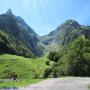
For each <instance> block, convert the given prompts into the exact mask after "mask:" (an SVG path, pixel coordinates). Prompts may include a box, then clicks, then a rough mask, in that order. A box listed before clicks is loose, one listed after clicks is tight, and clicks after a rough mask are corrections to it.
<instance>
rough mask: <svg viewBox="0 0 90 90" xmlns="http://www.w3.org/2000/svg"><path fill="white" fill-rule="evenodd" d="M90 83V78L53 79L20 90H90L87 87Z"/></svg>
mask: <svg viewBox="0 0 90 90" xmlns="http://www.w3.org/2000/svg"><path fill="white" fill-rule="evenodd" d="M89 83H90V78H81V77H67V78H61V79H60V78H53V79H48V80H44V81H42V82H40V83H38V84H34V85H31V86H27V87H25V88H20V89H19V90H88V89H87V85H88V84H89Z"/></svg>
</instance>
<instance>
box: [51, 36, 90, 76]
mask: <svg viewBox="0 0 90 90" xmlns="http://www.w3.org/2000/svg"><path fill="white" fill-rule="evenodd" d="M61 52H62V56H60V58H59V61H58V62H57V63H56V64H54V65H53V67H52V75H53V76H54V77H59V76H90V72H89V71H90V40H88V39H86V38H85V36H84V35H82V36H81V37H79V38H77V39H76V40H74V41H73V42H72V43H70V44H69V45H68V46H67V47H65V48H64V49H62V51H61ZM52 59H53V58H52Z"/></svg>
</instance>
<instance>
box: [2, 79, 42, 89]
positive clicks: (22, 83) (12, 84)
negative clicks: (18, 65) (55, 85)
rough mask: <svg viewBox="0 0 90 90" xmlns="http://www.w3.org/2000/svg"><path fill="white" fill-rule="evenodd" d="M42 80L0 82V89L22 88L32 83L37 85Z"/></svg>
mask: <svg viewBox="0 0 90 90" xmlns="http://www.w3.org/2000/svg"><path fill="white" fill-rule="evenodd" d="M41 80H43V79H30V80H18V81H10V80H9V81H7V82H5V81H0V89H11V88H18V87H24V86H27V85H31V84H33V83H37V82H39V81H41Z"/></svg>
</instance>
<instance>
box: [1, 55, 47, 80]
mask: <svg viewBox="0 0 90 90" xmlns="http://www.w3.org/2000/svg"><path fill="white" fill-rule="evenodd" d="M45 59H46V58H45V57H43V58H37V59H35V58H24V57H21V56H16V55H9V54H2V55H0V79H8V78H10V75H11V74H12V73H15V74H17V76H18V79H27V80H28V79H35V78H42V76H43V72H44V70H45V69H46V68H47V67H48V66H47V65H46V60H45Z"/></svg>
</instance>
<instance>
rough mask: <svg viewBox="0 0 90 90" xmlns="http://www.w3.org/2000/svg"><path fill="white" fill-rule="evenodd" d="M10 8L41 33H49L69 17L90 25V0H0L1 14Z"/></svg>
mask: <svg viewBox="0 0 90 90" xmlns="http://www.w3.org/2000/svg"><path fill="white" fill-rule="evenodd" d="M9 8H10V9H12V11H13V13H14V14H15V15H17V16H21V17H22V18H23V19H24V20H25V21H26V22H27V24H28V25H29V26H31V27H32V28H33V29H34V30H35V31H36V33H38V34H39V35H45V34H48V33H49V32H50V31H52V30H54V29H55V28H56V27H57V26H59V25H60V24H62V23H63V22H64V21H65V20H67V19H74V20H77V21H78V22H79V23H80V24H85V25H90V0H0V14H2V13H4V12H6V11H7V10H8V9H9Z"/></svg>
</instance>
